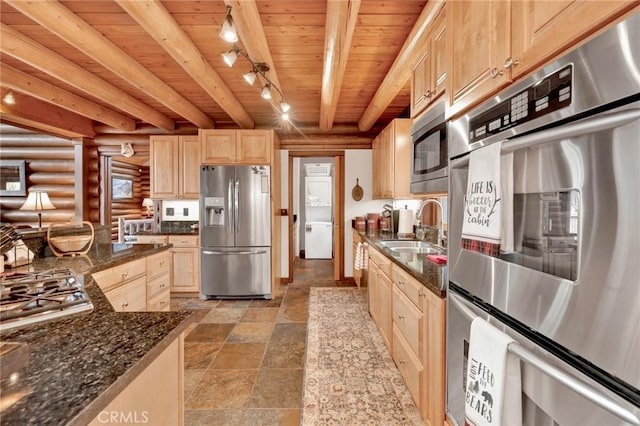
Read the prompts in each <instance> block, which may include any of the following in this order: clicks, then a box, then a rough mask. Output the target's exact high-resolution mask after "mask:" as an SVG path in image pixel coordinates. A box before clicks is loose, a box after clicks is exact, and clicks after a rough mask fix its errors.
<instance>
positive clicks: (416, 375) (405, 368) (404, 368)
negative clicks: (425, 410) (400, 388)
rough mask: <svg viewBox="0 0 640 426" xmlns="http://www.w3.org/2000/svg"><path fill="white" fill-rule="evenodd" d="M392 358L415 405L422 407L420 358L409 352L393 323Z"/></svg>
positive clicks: (421, 368) (405, 342)
mask: <svg viewBox="0 0 640 426" xmlns="http://www.w3.org/2000/svg"><path fill="white" fill-rule="evenodd" d="M393 360H394V361H395V362H396V365H397V366H398V370H400V374H401V375H402V378H403V379H404V382H405V383H406V385H407V388H408V389H409V393H410V394H411V396H412V397H413V401H414V402H415V403H416V406H417V407H418V408H420V407H422V405H423V404H425V403H426V401H423V400H422V398H421V397H420V381H421V380H420V379H421V377H422V370H423V367H422V364H421V363H420V360H419V359H417V358H416V357H415V355H413V353H412V352H411V349H410V348H409V347H408V345H407V341H406V340H405V339H404V337H402V333H401V332H400V330H399V329H398V327H396V325H395V324H394V325H393Z"/></svg>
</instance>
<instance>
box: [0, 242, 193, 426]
mask: <svg viewBox="0 0 640 426" xmlns="http://www.w3.org/2000/svg"><path fill="white" fill-rule="evenodd" d="M169 247H170V246H169V245H165V246H159V245H153V244H136V245H124V244H121V245H111V244H98V245H96V247H93V248H92V249H91V251H90V252H89V253H88V255H87V256H84V257H75V258H40V259H35V261H34V263H33V264H31V265H30V266H29V268H30V269H32V270H44V269H49V268H51V267H61V268H66V267H69V268H72V269H74V270H75V271H76V272H77V273H79V274H80V277H81V278H82V279H83V280H84V284H85V289H86V291H87V293H88V295H89V297H90V299H91V302H92V303H93V305H94V308H93V311H92V312H90V313H80V314H77V315H75V316H67V317H63V318H61V319H57V320H51V321H47V322H41V323H37V324H33V325H30V326H25V327H20V328H16V329H11V330H6V331H4V332H2V333H1V334H0V340H2V341H3V342H18V343H25V344H27V345H28V352H29V357H28V364H27V366H26V367H25V368H22V369H20V370H19V372H18V377H17V378H15V379H13V380H12V379H11V378H8V379H5V380H2V382H1V383H0V391H1V393H2V416H1V417H2V424H12V425H13V424H15V425H44V424H47V425H49V424H56V425H57V424H65V425H66V424H87V423H88V422H89V421H91V420H92V419H93V418H94V417H95V416H97V415H98V414H99V413H100V411H101V410H103V409H104V408H105V407H106V406H107V404H108V403H109V402H111V400H112V399H113V398H114V397H115V396H117V395H118V394H119V393H120V392H121V391H122V390H123V389H124V388H126V386H127V385H128V384H129V383H131V381H132V380H133V379H134V378H135V377H137V376H138V374H139V373H140V372H142V371H143V370H144V369H145V368H146V367H147V366H148V365H149V364H150V363H151V362H152V361H153V360H154V359H155V358H156V357H157V356H158V355H159V354H160V353H162V351H163V350H164V349H165V348H166V347H167V346H168V345H169V344H170V343H171V342H172V341H174V340H175V339H176V338H177V337H178V336H179V335H180V334H181V333H182V332H183V331H184V330H185V328H186V327H187V326H188V325H189V323H191V320H190V318H191V313H189V312H115V311H114V310H113V308H112V307H111V304H110V303H109V302H108V300H107V299H106V297H105V296H104V294H103V293H102V291H101V290H100V288H99V287H98V285H97V284H96V283H95V282H94V281H93V278H91V275H90V273H91V272H97V271H99V270H103V269H107V268H110V267H113V266H117V265H119V264H122V263H126V262H128V261H131V260H135V259H138V258H141V257H145V256H148V255H151V254H154V253H157V252H160V251H162V250H167V249H168V248H169Z"/></svg>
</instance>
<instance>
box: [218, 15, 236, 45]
mask: <svg viewBox="0 0 640 426" xmlns="http://www.w3.org/2000/svg"><path fill="white" fill-rule="evenodd" d="M219 35H220V38H221V39H223V40H224V41H228V42H229V43H236V42H237V41H238V30H237V29H236V25H235V23H234V22H233V18H232V17H231V6H227V16H225V17H224V21H223V22H222V28H220V33H219Z"/></svg>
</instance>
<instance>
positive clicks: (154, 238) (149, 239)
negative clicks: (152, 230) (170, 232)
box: [135, 235, 169, 244]
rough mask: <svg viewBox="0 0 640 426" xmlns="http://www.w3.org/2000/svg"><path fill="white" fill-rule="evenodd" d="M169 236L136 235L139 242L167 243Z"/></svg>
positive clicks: (136, 240)
mask: <svg viewBox="0 0 640 426" xmlns="http://www.w3.org/2000/svg"><path fill="white" fill-rule="evenodd" d="M168 241H169V237H167V236H166V235H136V239H135V242H136V243H137V244H167V242H168Z"/></svg>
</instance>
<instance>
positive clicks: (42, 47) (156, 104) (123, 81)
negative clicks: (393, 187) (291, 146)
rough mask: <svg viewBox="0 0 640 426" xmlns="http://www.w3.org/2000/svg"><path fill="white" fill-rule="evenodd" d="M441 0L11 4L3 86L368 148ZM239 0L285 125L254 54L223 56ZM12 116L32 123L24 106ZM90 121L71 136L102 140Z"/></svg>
mask: <svg viewBox="0 0 640 426" xmlns="http://www.w3.org/2000/svg"><path fill="white" fill-rule="evenodd" d="M441 1H442V0H430V1H429V3H428V4H427V1H426V0H393V1H390V0H386V1H376V0H329V1H319V0H297V1H289V0H272V1H266V0H225V1H215V0H211V1H206V0H203V1H191V0H175V1H158V0H156V1H152V0H148V1H142V0H90V1H77V0H72V1H66V0H65V1H56V0H38V1H27V0H2V2H1V3H0V21H1V27H0V30H1V32H0V66H1V68H0V87H1V94H2V96H4V95H5V94H6V93H7V92H8V91H9V90H11V91H13V92H14V93H16V92H17V93H16V95H17V96H16V98H17V99H18V100H20V99H21V98H22V99H24V100H25V104H27V103H28V104H29V105H30V108H33V105H38V104H42V105H47V104H53V105H54V106H55V107H56V108H63V109H64V110H66V111H64V112H65V113H68V111H72V112H74V113H75V114H74V115H77V116H78V117H79V121H82V120H90V123H91V124H92V125H93V128H94V129H107V130H108V129H109V128H114V129H117V130H113V131H114V132H120V133H127V132H135V131H136V130H135V129H140V128H143V127H145V128H149V127H151V128H157V129H159V131H165V132H171V131H172V130H173V129H175V128H176V127H178V126H182V125H185V123H186V125H189V126H194V127H202V128H211V127H216V128H276V131H277V132H278V134H280V136H281V138H284V139H294V140H295V139H299V140H301V141H303V142H307V143H309V144H318V143H322V141H323V140H328V139H330V138H340V139H342V140H346V141H349V140H353V141H354V142H353V143H354V144H356V145H357V144H362V141H363V140H370V139H371V137H372V136H374V135H375V134H377V133H378V132H379V131H380V130H381V129H382V128H383V127H384V126H385V125H386V124H387V123H388V122H389V121H391V120H392V119H393V118H395V117H397V116H399V115H400V114H402V113H403V112H404V113H406V111H407V108H408V106H409V102H410V79H409V77H410V72H411V67H412V66H413V65H414V64H415V62H416V61H417V59H418V56H419V53H420V52H419V51H420V49H419V48H418V47H419V46H420V43H421V40H422V39H421V36H422V35H423V32H424V28H425V27H426V25H428V23H429V22H430V20H431V19H432V15H433V13H432V10H433V9H434V8H435V6H434V3H440V2H441ZM227 5H229V6H232V8H233V9H232V16H233V18H234V21H235V23H236V25H237V26H238V29H239V33H240V41H239V43H238V46H239V47H241V48H242V49H244V50H245V51H247V52H248V53H249V55H250V56H251V57H252V58H253V59H254V60H255V61H256V62H266V63H268V64H269V66H270V67H271V70H270V71H269V73H268V75H269V78H270V79H271V80H272V81H274V82H275V83H276V85H278V86H279V87H280V89H281V90H282V92H283V94H284V96H285V98H286V101H287V103H289V104H290V105H291V111H290V115H291V121H290V123H287V122H282V121H281V118H280V113H279V111H278V109H277V103H278V101H279V97H278V96H274V98H275V99H274V101H273V102H272V103H269V102H267V101H265V100H264V99H262V98H261V97H260V90H261V86H260V85H259V84H257V83H256V84H255V85H254V86H250V85H248V84H247V83H245V81H244V80H243V78H242V75H243V74H244V73H246V72H248V71H250V70H251V67H250V63H249V62H248V61H246V60H245V59H244V58H242V57H240V58H238V60H237V61H236V63H235V65H234V66H233V67H231V68H229V67H227V66H226V65H225V64H224V62H223V61H222V57H221V53H222V52H226V51H228V50H229V49H230V48H231V47H232V45H231V44H230V43H227V42H225V41H224V40H222V39H221V38H220V37H218V32H219V30H220V27H221V24H222V22H223V19H224V18H225V15H226V6H227ZM396 59H397V60H396ZM274 95H275V93H274ZM27 97H28V98H27ZM32 98H36V99H35V100H34V99H32ZM36 101H37V102H36ZM49 107H50V105H49ZM49 110H50V108H49ZM0 112H2V116H1V119H2V121H3V122H6V123H11V124H18V125H19V124H20V120H21V119H20V108H19V106H18V105H15V106H14V108H13V109H11V108H7V107H6V106H4V105H3V106H2V110H0ZM47 114H48V115H49V114H50V112H48V113H47ZM33 115H34V114H33V112H32V116H33ZM36 115H37V114H36ZM35 121H37V119H33V117H32V118H31V123H32V124H33V123H34V122H35ZM46 125H47V124H46V123H43V129H46ZM59 126H60V125H59ZM62 127H64V125H62ZM78 129H86V126H84V127H83V126H82V125H81V124H78V123H71V120H69V128H68V129H66V130H68V132H69V135H77V136H85V137H92V136H93V135H91V134H84V133H89V132H87V131H86V130H85V131H82V130H78Z"/></svg>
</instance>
